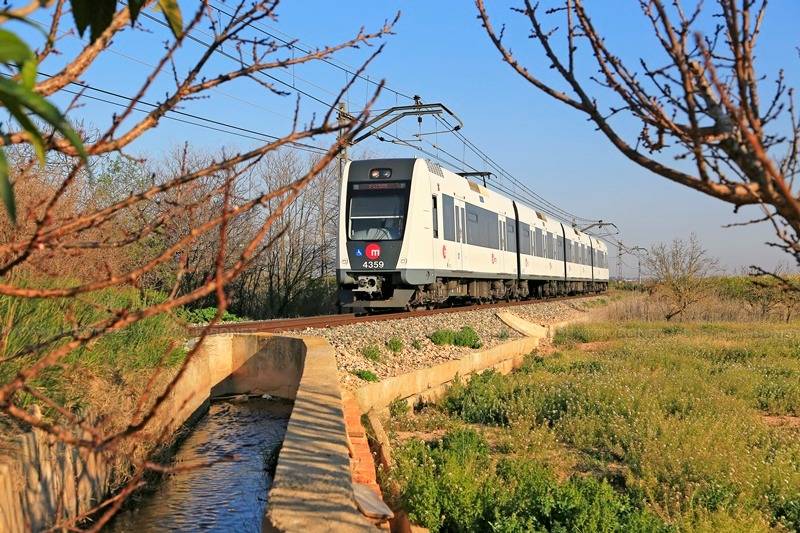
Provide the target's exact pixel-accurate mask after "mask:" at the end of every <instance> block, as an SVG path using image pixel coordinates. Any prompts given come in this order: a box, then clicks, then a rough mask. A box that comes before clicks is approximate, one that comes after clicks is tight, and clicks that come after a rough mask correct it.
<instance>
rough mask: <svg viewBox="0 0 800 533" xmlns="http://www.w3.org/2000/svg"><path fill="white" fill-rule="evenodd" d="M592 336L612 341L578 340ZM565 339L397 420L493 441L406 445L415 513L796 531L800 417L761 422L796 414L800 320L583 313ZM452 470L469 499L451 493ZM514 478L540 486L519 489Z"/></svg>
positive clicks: (526, 525)
mask: <svg viewBox="0 0 800 533" xmlns="http://www.w3.org/2000/svg"><path fill="white" fill-rule="evenodd" d="M594 341H613V342H610V343H607V344H603V345H602V346H599V347H598V349H597V350H596V351H593V352H585V351H581V350H578V349H576V348H575V347H574V346H575V344H577V343H583V342H594ZM556 343H557V346H558V350H559V351H557V352H556V353H555V354H553V355H551V356H548V357H539V356H536V355H532V356H530V357H528V358H527V360H526V362H525V364H524V365H523V367H522V368H521V369H520V370H519V371H517V372H515V373H513V374H511V375H508V376H501V375H500V374H498V373H495V372H485V373H483V374H480V375H478V376H476V377H474V378H473V379H472V380H470V381H469V382H468V383H464V382H461V381H456V382H455V383H454V385H453V386H452V387H451V388H450V390H449V391H448V393H447V394H446V395H445V397H444V398H443V399H442V400H441V401H440V402H439V403H438V404H436V405H434V406H431V407H428V408H427V409H425V410H423V411H422V413H421V414H419V415H417V416H415V417H412V419H411V420H409V417H406V418H405V419H404V420H403V424H404V425H405V426H406V429H412V430H413V429H419V428H425V430H424V431H430V430H431V429H435V428H442V429H445V430H449V431H457V430H458V429H459V428H462V429H463V427H465V425H468V426H470V427H471V428H473V429H475V430H476V431H477V432H478V433H479V434H481V435H484V436H486V440H487V442H488V443H490V444H489V445H488V447H489V451H488V453H487V454H485V457H484V456H482V455H476V454H472V455H469V454H468V455H466V456H465V458H464V459H463V460H462V461H461V462H460V463H459V462H458V461H454V460H453V459H452V457H451V456H449V455H447V454H445V453H444V452H443V451H442V449H443V446H444V445H443V444H442V443H440V442H438V441H436V440H434V441H432V442H429V443H421V442H418V441H409V442H407V443H405V444H403V445H402V446H400V450H401V451H400V452H398V453H399V454H400V457H403V458H404V459H402V461H405V462H404V463H400V462H398V464H399V465H400V464H402V465H403V468H401V469H398V470H397V471H396V475H397V476H398V480H399V483H400V486H401V487H402V503H403V504H404V505H405V506H406V508H407V510H409V513H416V514H414V515H413V516H414V517H415V519H416V520H418V521H420V523H422V525H426V526H427V527H430V528H431V529H442V530H448V531H452V530H464V531H468V530H474V531H478V530H492V529H491V528H494V530H502V531H524V530H530V529H558V528H562V529H565V530H581V531H600V530H641V531H654V530H662V529H663V527H664V523H665V524H666V525H667V526H669V527H673V528H675V529H676V530H680V531H684V530H686V531H719V530H727V531H768V530H772V529H773V528H779V529H780V528H785V529H790V530H798V529H800V430H798V429H792V428H791V427H771V426H769V425H767V424H766V422H765V417H766V416H768V415H771V416H775V415H782V416H800V348H798V347H800V327H798V324H796V323H795V324H789V325H783V324H759V325H757V326H754V325H752V324H747V325H744V324H730V323H728V324H724V323H721V324H710V325H709V324H694V323H682V324H680V325H678V326H676V325H674V324H668V323H653V322H649V323H638V322H625V323H618V324H611V323H601V324H581V325H575V326H571V327H568V328H564V329H562V330H560V331H559V332H558V333H557V335H556ZM409 425H411V426H412V427H410V428H409V427H408V426H409ZM414 425H418V428H414V427H413V426H414ZM390 430H391V428H390ZM489 437H491V438H489ZM404 454H405V455H404ZM415 464H419V465H426V466H425V467H424V468H423V467H422V466H420V467H419V469H418V470H414V469H413V468H412V466H413V465H415ZM504 465H512V466H504ZM404 470H407V471H409V472H410V473H409V474H408V475H406V474H403V471H404ZM425 472H433V474H425ZM508 472H511V473H512V474H513V475H514V476H517V477H515V478H511V477H508V476H509V475H511V474H508ZM526 472H527V473H526ZM425 476H428V477H425ZM504 476H505V477H504ZM448 483H456V485H457V486H458V487H460V494H461V496H458V497H456V496H448V495H447V494H449V493H450V492H454V491H455V488H454V486H449V485H448ZM584 483H585V484H586V485H584ZM417 484H418V485H419V486H418V487H415V486H416V485H417ZM498 486H499V487H502V490H501V489H500V488H498ZM520 486H526V487H528V486H530V487H537V488H536V489H535V490H534V489H533V488H531V489H525V490H526V491H528V490H529V492H524V494H527V496H525V497H521V496H518V491H519V490H522V489H520V488H519V487H520ZM415 491H421V492H420V494H424V495H425V498H423V497H422V496H421V495H420V494H417V493H416V492H415ZM426 498H427V499H426ZM530 500H533V501H530ZM508 502H512V503H511V504H509V503H508ZM543 502H544V503H543ZM539 507H542V508H541V509H540V508H539ZM554 509H562V511H559V512H555V511H554ZM598 509H604V510H605V513H601V514H602V516H600V515H598V514H597V513H598V512H599V510H598ZM437 516H438V517H439V518H438V519H437V518H436V517H437ZM656 517H658V518H656ZM437 520H440V521H439V522H437ZM576 520H577V521H576ZM662 522H663V523H662Z"/></svg>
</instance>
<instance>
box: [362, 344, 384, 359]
mask: <svg viewBox="0 0 800 533" xmlns="http://www.w3.org/2000/svg"><path fill="white" fill-rule="evenodd" d="M361 355H363V356H364V357H365V358H366V359H369V360H370V361H374V362H376V363H377V362H378V361H380V360H381V349H380V348H379V347H378V346H377V345H375V344H369V345H367V346H364V347H363V348H361Z"/></svg>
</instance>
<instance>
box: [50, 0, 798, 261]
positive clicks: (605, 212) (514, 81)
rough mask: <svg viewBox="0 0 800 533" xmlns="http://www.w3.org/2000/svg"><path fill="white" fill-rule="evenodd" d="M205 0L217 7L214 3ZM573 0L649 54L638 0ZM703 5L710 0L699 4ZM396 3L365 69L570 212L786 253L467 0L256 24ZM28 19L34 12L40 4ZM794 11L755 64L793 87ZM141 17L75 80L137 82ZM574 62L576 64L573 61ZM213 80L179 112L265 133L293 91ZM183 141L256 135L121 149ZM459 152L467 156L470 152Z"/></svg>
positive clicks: (128, 89)
mask: <svg viewBox="0 0 800 533" xmlns="http://www.w3.org/2000/svg"><path fill="white" fill-rule="evenodd" d="M212 3H217V4H218V5H223V6H224V5H225V4H223V3H222V2H220V0H213V2H212ZM488 3H489V4H490V6H491V9H492V12H493V14H494V15H495V17H496V20H497V24H498V25H499V24H500V23H501V22H502V21H507V22H509V23H510V27H509V32H510V33H509V39H510V42H511V44H512V46H513V49H514V51H515V53H517V54H518V55H519V56H520V57H521V58H523V59H525V62H526V64H527V65H528V66H529V67H530V68H531V69H532V70H534V71H537V72H538V73H543V75H544V76H545V77H547V76H548V75H549V73H548V71H547V68H546V67H547V64H546V63H545V62H544V61H543V60H542V59H541V56H540V55H539V53H538V50H536V49H535V48H534V47H533V42H532V41H530V40H528V39H526V38H525V35H526V31H527V29H528V28H527V26H526V25H525V23H524V22H525V21H524V20H522V19H521V18H520V17H515V16H512V15H511V14H510V13H509V10H508V9H507V5H508V4H507V3H505V2H503V3H501V2H488ZM587 3H588V4H589V10H590V13H591V15H592V16H593V20H594V21H595V22H596V24H597V25H598V26H599V27H600V28H601V29H603V30H604V31H605V34H606V35H607V37H608V43H609V45H610V47H611V48H612V49H613V50H615V51H616V52H617V53H618V54H619V55H621V56H622V57H623V59H628V60H630V61H631V62H633V61H636V60H637V59H638V57H640V56H644V57H646V58H649V57H652V54H653V53H654V50H655V48H654V47H655V42H654V40H653V39H652V38H651V37H650V34H649V32H648V31H647V22H646V21H645V19H644V18H643V17H642V15H641V13H640V12H639V9H638V2H635V1H633V0H626V1H622V0H620V1H615V2H597V1H595V2H587ZM687 3H691V2H687ZM707 4H708V5H709V6H711V5H712V4H713V2H707ZM181 5H182V6H183V9H184V12H185V13H186V15H185V16H188V13H189V12H190V11H191V9H192V8H193V7H194V5H195V3H194V2H188V1H184V2H181ZM228 5H230V2H228ZM397 11H401V12H402V15H401V19H400V22H399V23H398V24H397V26H396V28H395V33H396V34H395V35H392V36H389V37H388V38H386V39H385V40H384V42H385V43H386V47H385V49H384V51H383V53H382V54H381V55H380V57H379V58H378V59H377V60H376V61H375V62H374V63H373V64H372V65H371V66H370V69H369V71H368V74H369V76H370V77H371V78H372V79H381V78H383V79H385V80H386V81H387V83H388V85H389V86H390V87H392V88H394V89H397V90H399V91H401V92H403V93H406V94H419V95H421V96H422V98H423V100H424V101H426V102H434V101H439V102H443V103H445V104H446V105H447V106H448V107H450V108H451V109H453V111H455V112H456V113H457V114H458V116H459V117H460V118H461V119H462V120H463V122H464V124H465V127H464V130H463V132H464V133H465V134H466V135H467V136H468V137H469V138H470V139H471V140H472V141H473V142H474V143H476V144H477V145H478V146H479V147H481V148H482V149H483V150H484V151H486V152H487V153H488V154H490V155H491V156H492V157H493V158H494V159H495V160H496V161H498V162H499V163H500V164H501V165H503V166H504V167H505V168H506V169H507V170H509V171H510V172H511V173H512V174H514V175H515V176H516V177H517V178H519V179H521V180H523V181H524V182H525V183H527V184H528V185H529V186H530V187H531V188H533V189H534V190H535V191H536V192H537V193H539V194H541V195H542V196H544V197H545V198H547V199H548V200H550V201H552V202H554V203H556V204H557V205H559V206H561V207H563V208H565V209H567V210H569V211H571V212H574V213H577V214H579V215H581V216H583V217H586V218H592V219H596V218H602V219H604V220H610V221H614V222H615V223H616V224H617V225H618V226H619V228H620V230H621V235H620V237H621V239H622V241H623V242H625V243H626V244H630V245H638V246H645V247H647V246H650V245H651V244H653V243H655V242H659V241H665V240H671V239H673V238H675V237H681V238H683V237H686V236H688V235H689V233H691V232H695V233H696V234H697V235H698V236H699V238H700V239H701V241H702V242H703V244H704V245H705V246H706V247H707V248H708V250H709V251H710V252H711V254H712V255H714V256H716V257H718V258H719V259H720V260H721V262H722V265H723V266H724V267H725V268H726V269H727V270H729V271H734V270H737V269H739V268H741V267H743V266H747V265H750V264H754V263H755V264H759V265H761V266H765V267H774V266H775V265H776V264H778V263H785V264H788V263H789V258H788V256H786V255H785V254H781V253H780V252H778V251H776V250H774V249H772V248H769V247H767V246H766V245H765V244H764V242H765V241H768V240H771V239H772V232H771V229H770V228H769V227H768V226H766V225H763V226H757V227H747V228H735V229H723V228H722V226H723V225H724V224H727V223H730V222H734V221H737V220H739V221H741V220H744V219H745V218H746V217H747V216H748V215H751V216H755V215H757V213H756V212H754V211H750V212H743V214H740V215H734V214H733V213H732V209H731V208H730V207H729V206H727V205H726V204H723V203H721V202H719V201H717V200H714V199H711V198H707V197H704V196H703V195H701V194H699V193H696V192H694V191H691V190H689V189H686V188H683V187H681V186H679V185H677V184H672V183H670V182H668V181H667V180H665V179H664V178H661V177H658V176H655V175H652V174H650V173H648V172H647V171H645V170H643V169H641V168H639V167H637V166H636V165H634V164H633V163H631V162H629V161H628V160H627V159H625V158H624V157H622V156H621V155H619V154H618V153H617V152H616V151H615V149H613V147H612V146H611V145H610V144H609V143H608V141H606V140H605V138H604V137H601V136H600V135H598V134H597V133H596V132H595V131H594V130H593V128H592V127H591V125H590V124H588V123H587V122H586V120H585V118H584V117H583V116H582V115H580V114H579V113H577V112H575V111H572V110H571V109H569V108H567V107H565V106H563V105H560V104H558V103H556V102H555V101H553V100H551V99H549V98H548V97H546V96H545V95H543V94H541V93H539V92H538V91H536V90H535V89H534V88H533V87H532V86H530V85H529V84H528V83H527V82H526V81H524V80H523V79H522V78H520V77H519V76H518V75H517V74H516V73H514V72H513V71H512V70H511V69H510V68H509V67H508V66H507V65H505V64H504V63H502V62H501V61H500V58H499V55H498V53H497V51H496V50H495V48H494V47H493V46H492V44H491V43H490V42H489V40H488V38H487V37H486V34H485V33H484V31H483V29H482V28H481V26H480V24H479V22H478V20H477V19H476V10H475V7H474V5H473V3H472V2H470V1H451V0H447V1H439V2H431V1H422V0H408V1H402V2H400V1H389V0H386V1H382V2H376V1H374V0H371V1H370V0H357V1H356V0H353V1H348V2H330V1H322V0H305V1H299V0H295V1H284V2H282V3H281V4H280V6H279V8H278V12H277V13H278V19H277V20H273V21H268V22H266V23H264V24H263V28H264V29H266V30H268V31H280V32H283V33H282V34H281V35H282V36H284V37H291V38H297V39H299V40H300V42H301V44H302V45H304V46H310V47H314V46H321V45H324V44H332V43H336V42H339V41H342V40H345V39H347V38H348V37H350V36H352V35H354V34H355V32H357V31H358V29H359V27H360V26H361V25H364V26H365V27H366V28H367V29H368V30H369V29H374V28H377V27H379V26H380V25H381V24H382V23H383V21H384V20H385V19H387V18H392V17H393V16H394V14H395V13H396V12H397ZM38 17H39V19H40V20H44V17H43V16H42V14H39V16H38ZM798 20H800V2H796V1H795V0H776V1H773V2H772V3H771V5H770V8H769V10H768V13H767V19H766V22H765V26H764V32H763V36H762V39H761V49H760V51H759V54H758V59H759V60H760V71H761V72H762V73H763V74H765V75H767V76H768V77H769V78H770V79H772V78H774V75H775V73H776V72H777V70H778V69H779V68H780V67H784V68H785V69H786V73H787V78H788V79H789V81H790V82H791V83H792V84H793V85H794V86H800V58H798V54H797V52H796V51H795V50H794V48H795V47H796V46H798V45H800V34H798V32H797V29H796V28H797V21H798ZM142 25H143V26H144V28H145V29H146V31H126V32H125V34H124V35H122V36H120V37H119V38H118V39H116V41H115V43H114V45H113V47H112V50H113V52H111V53H106V54H105V56H104V57H103V58H101V60H100V61H98V63H97V64H96V65H93V66H92V68H91V69H90V71H89V72H88V73H87V75H86V76H85V81H86V82H88V83H90V84H92V85H95V86H97V87H101V88H103V89H107V90H112V91H116V92H119V93H122V94H127V95H131V94H133V92H135V91H136V89H137V82H139V81H140V80H141V79H142V75H143V74H144V73H146V72H147V69H148V67H147V66H146V65H147V64H153V63H154V62H155V61H157V59H158V57H159V55H160V52H161V50H163V41H164V40H165V39H167V38H168V34H167V32H166V30H165V29H164V28H162V27H159V26H158V25H156V24H154V23H153V22H151V21H148V20H143V21H142ZM198 37H201V38H202V36H201V35H198ZM80 46H81V42H80V41H79V40H78V39H76V38H66V39H64V40H63V41H62V42H61V44H60V47H61V49H62V51H63V52H64V55H62V56H61V57H56V58H53V59H52V60H49V61H48V62H46V63H45V64H44V65H42V68H41V70H42V71H44V72H52V71H54V70H55V69H56V68H57V66H58V63H59V62H61V61H62V60H63V58H64V57H69V55H70V54H71V53H74V52H75V51H76V50H78V49H79V47H80ZM199 51H200V47H199V46H198V45H194V44H187V45H186V47H185V50H182V51H181V55H180V57H179V60H178V68H179V70H180V69H185V68H186V67H187V65H188V64H189V61H190V59H191V58H193V57H196V55H197V54H198V52H199ZM369 52H370V50H369V49H363V48H362V49H361V50H356V51H348V52H346V53H343V54H341V55H339V56H337V60H338V61H340V62H341V63H343V64H346V65H349V66H355V65H358V64H359V63H360V62H361V61H362V60H363V59H364V58H365V57H366V55H367V54H368V53H369ZM211 67H212V69H211V70H209V71H208V73H209V74H213V73H219V72H221V71H222V70H223V69H226V68H227V69H230V68H232V67H234V65H233V64H232V63H231V62H230V61H228V60H226V59H224V58H219V59H218V60H215V61H214V62H213V63H212V65H211ZM579 67H580V68H583V71H584V72H590V69H588V68H586V65H584V64H582V63H579ZM276 76H279V77H281V78H282V79H283V80H285V81H286V82H287V83H290V84H291V83H294V84H295V86H297V87H301V88H303V89H304V90H307V91H308V92H310V93H311V94H314V95H315V96H317V97H319V98H321V99H323V100H326V101H330V100H332V99H333V96H332V94H333V93H336V92H337V91H338V89H339V88H340V87H341V85H342V84H343V83H344V82H345V73H344V72H342V71H341V70H340V69H337V68H335V67H333V66H330V65H322V64H317V65H308V66H303V67H298V68H296V69H295V70H294V71H293V72H292V71H288V72H282V73H276ZM170 87H171V85H170V78H169V76H165V77H164V78H163V79H162V80H160V82H159V83H158V84H157V85H156V87H155V88H154V90H153V91H151V92H150V93H149V94H148V95H147V98H148V99H149V100H150V101H156V100H158V99H159V98H160V97H161V96H162V95H163V94H164V92H165V91H167V90H169V88H170ZM369 87H370V86H369V85H368V84H366V83H363V82H359V83H357V84H356V85H355V86H354V87H353V89H352V90H351V91H350V93H349V94H348V98H347V100H348V102H349V105H350V108H351V109H357V108H358V107H359V106H361V105H363V103H364V101H365V99H366V98H367V96H368V94H369V92H368V89H369ZM282 88H284V89H285V88H286V87H282ZM223 91H224V93H219V92H217V93H214V94H213V95H212V97H211V98H209V99H206V100H202V101H198V102H193V103H191V104H189V105H187V107H186V108H185V110H186V111H189V112H193V113H198V114H201V115H203V116H206V117H208V118H212V119H216V120H221V121H225V122H229V123H232V124H235V125H237V126H240V127H245V128H249V129H254V130H258V131H264V132H268V133H273V134H281V133H283V132H286V131H287V128H288V127H289V116H290V115H291V114H292V111H293V109H294V103H295V97H294V95H292V96H289V97H278V96H275V95H272V94H268V93H267V92H266V91H265V90H264V89H263V88H262V87H260V86H259V85H258V84H256V83H254V82H252V81H241V82H239V81H237V82H236V83H234V84H231V85H230V86H227V87H226V88H225V89H223ZM89 94H91V93H89ZM395 103H400V104H404V103H407V101H404V100H403V99H402V98H399V97H395V95H394V94H392V93H389V92H386V93H384V95H383V97H382V98H381V99H380V101H379V102H378V107H388V106H391V105H394V104H395ZM302 106H303V107H302V109H303V113H304V115H303V116H304V117H306V118H308V117H310V114H311V113H317V114H318V115H319V114H321V113H323V112H324V111H323V109H322V107H321V106H320V105H319V104H317V103H316V102H313V101H309V100H308V99H303V100H302ZM113 109H114V108H113V107H112V106H109V105H107V104H103V103H99V102H91V101H86V102H85V105H84V106H83V107H81V108H79V109H76V110H75V111H73V113H72V118H74V119H82V120H84V121H85V122H86V123H87V124H95V125H97V126H102V125H103V124H105V123H106V122H107V120H108V116H109V113H110V111H111V110H113ZM433 127H434V124H432V123H431V122H430V121H425V122H423V131H433ZM416 131H417V125H416V123H415V122H414V121H413V120H410V121H408V122H405V123H403V124H402V125H401V126H399V127H398V128H397V129H391V130H390V132H391V133H393V134H395V133H396V134H398V135H399V136H400V137H402V138H409V137H410V135H411V134H412V133H414V132H416ZM187 140H188V141H190V142H191V143H192V145H194V146H196V147H198V148H199V149H201V150H217V149H219V148H220V147H222V146H226V147H230V148H246V147H248V146H252V145H254V144H256V142H255V141H250V140H247V139H243V138H240V137H236V136H233V135H227V134H224V133H215V132H210V131H208V130H204V129H200V128H195V127H192V126H188V125H185V124H178V123H170V122H169V121H163V122H162V124H161V125H160V126H159V128H158V129H156V130H155V131H153V132H150V133H148V134H147V135H146V136H145V137H143V138H142V139H140V140H139V141H137V143H136V144H135V145H134V146H133V147H132V150H131V151H132V152H134V153H136V154H140V155H145V156H148V157H162V156H163V155H164V154H166V153H168V151H169V150H170V149H172V148H174V147H175V146H177V145H180V144H182V143H183V142H184V141H187ZM431 140H434V141H436V142H438V143H440V144H441V146H443V147H446V149H447V150H448V151H451V153H454V154H457V155H459V156H460V155H461V154H462V152H463V148H462V146H461V143H460V142H458V141H457V140H456V139H454V138H452V136H449V137H448V136H445V135H440V136H438V138H435V136H432V137H431ZM318 142H320V143H322V142H324V140H322V139H320V140H319V141H318ZM363 150H366V151H367V152H368V153H369V154H372V155H397V156H409V155H413V154H414V152H413V151H411V150H410V149H407V148H401V147H398V146H394V145H391V144H388V143H380V142H378V141H369V142H366V143H365V145H364V146H363V148H362V147H359V149H357V150H355V151H354V153H356V154H358V153H359V152H361V151H363ZM467 154H468V152H467ZM468 162H469V160H468ZM472 163H473V164H474V165H475V166H480V165H478V164H477V162H476V160H475V159H474V158H473V159H472ZM625 261H626V262H627V263H628V264H629V265H630V268H626V271H625V272H626V273H627V274H631V273H633V272H634V270H633V268H632V267H635V260H634V259H633V258H630V257H628V258H626V259H625ZM612 267H613V269H612V272H613V273H616V261H613V262H612Z"/></svg>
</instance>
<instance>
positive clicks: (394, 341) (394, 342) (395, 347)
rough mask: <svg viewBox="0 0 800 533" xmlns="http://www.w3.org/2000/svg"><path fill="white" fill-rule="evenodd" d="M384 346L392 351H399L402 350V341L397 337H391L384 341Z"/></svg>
mask: <svg viewBox="0 0 800 533" xmlns="http://www.w3.org/2000/svg"><path fill="white" fill-rule="evenodd" d="M386 347H387V348H388V349H389V351H390V352H392V353H400V352H401V351H403V341H402V340H400V339H399V338H397V337H392V338H391V339H389V340H388V341H386Z"/></svg>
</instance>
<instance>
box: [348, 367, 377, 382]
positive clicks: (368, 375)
mask: <svg viewBox="0 0 800 533" xmlns="http://www.w3.org/2000/svg"><path fill="white" fill-rule="evenodd" d="M353 375H354V376H357V377H359V378H361V379H363V380H364V381H372V382H377V381H380V378H378V376H377V375H376V374H375V372H372V371H371V370H362V369H360V368H359V369H358V370H353Z"/></svg>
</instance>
